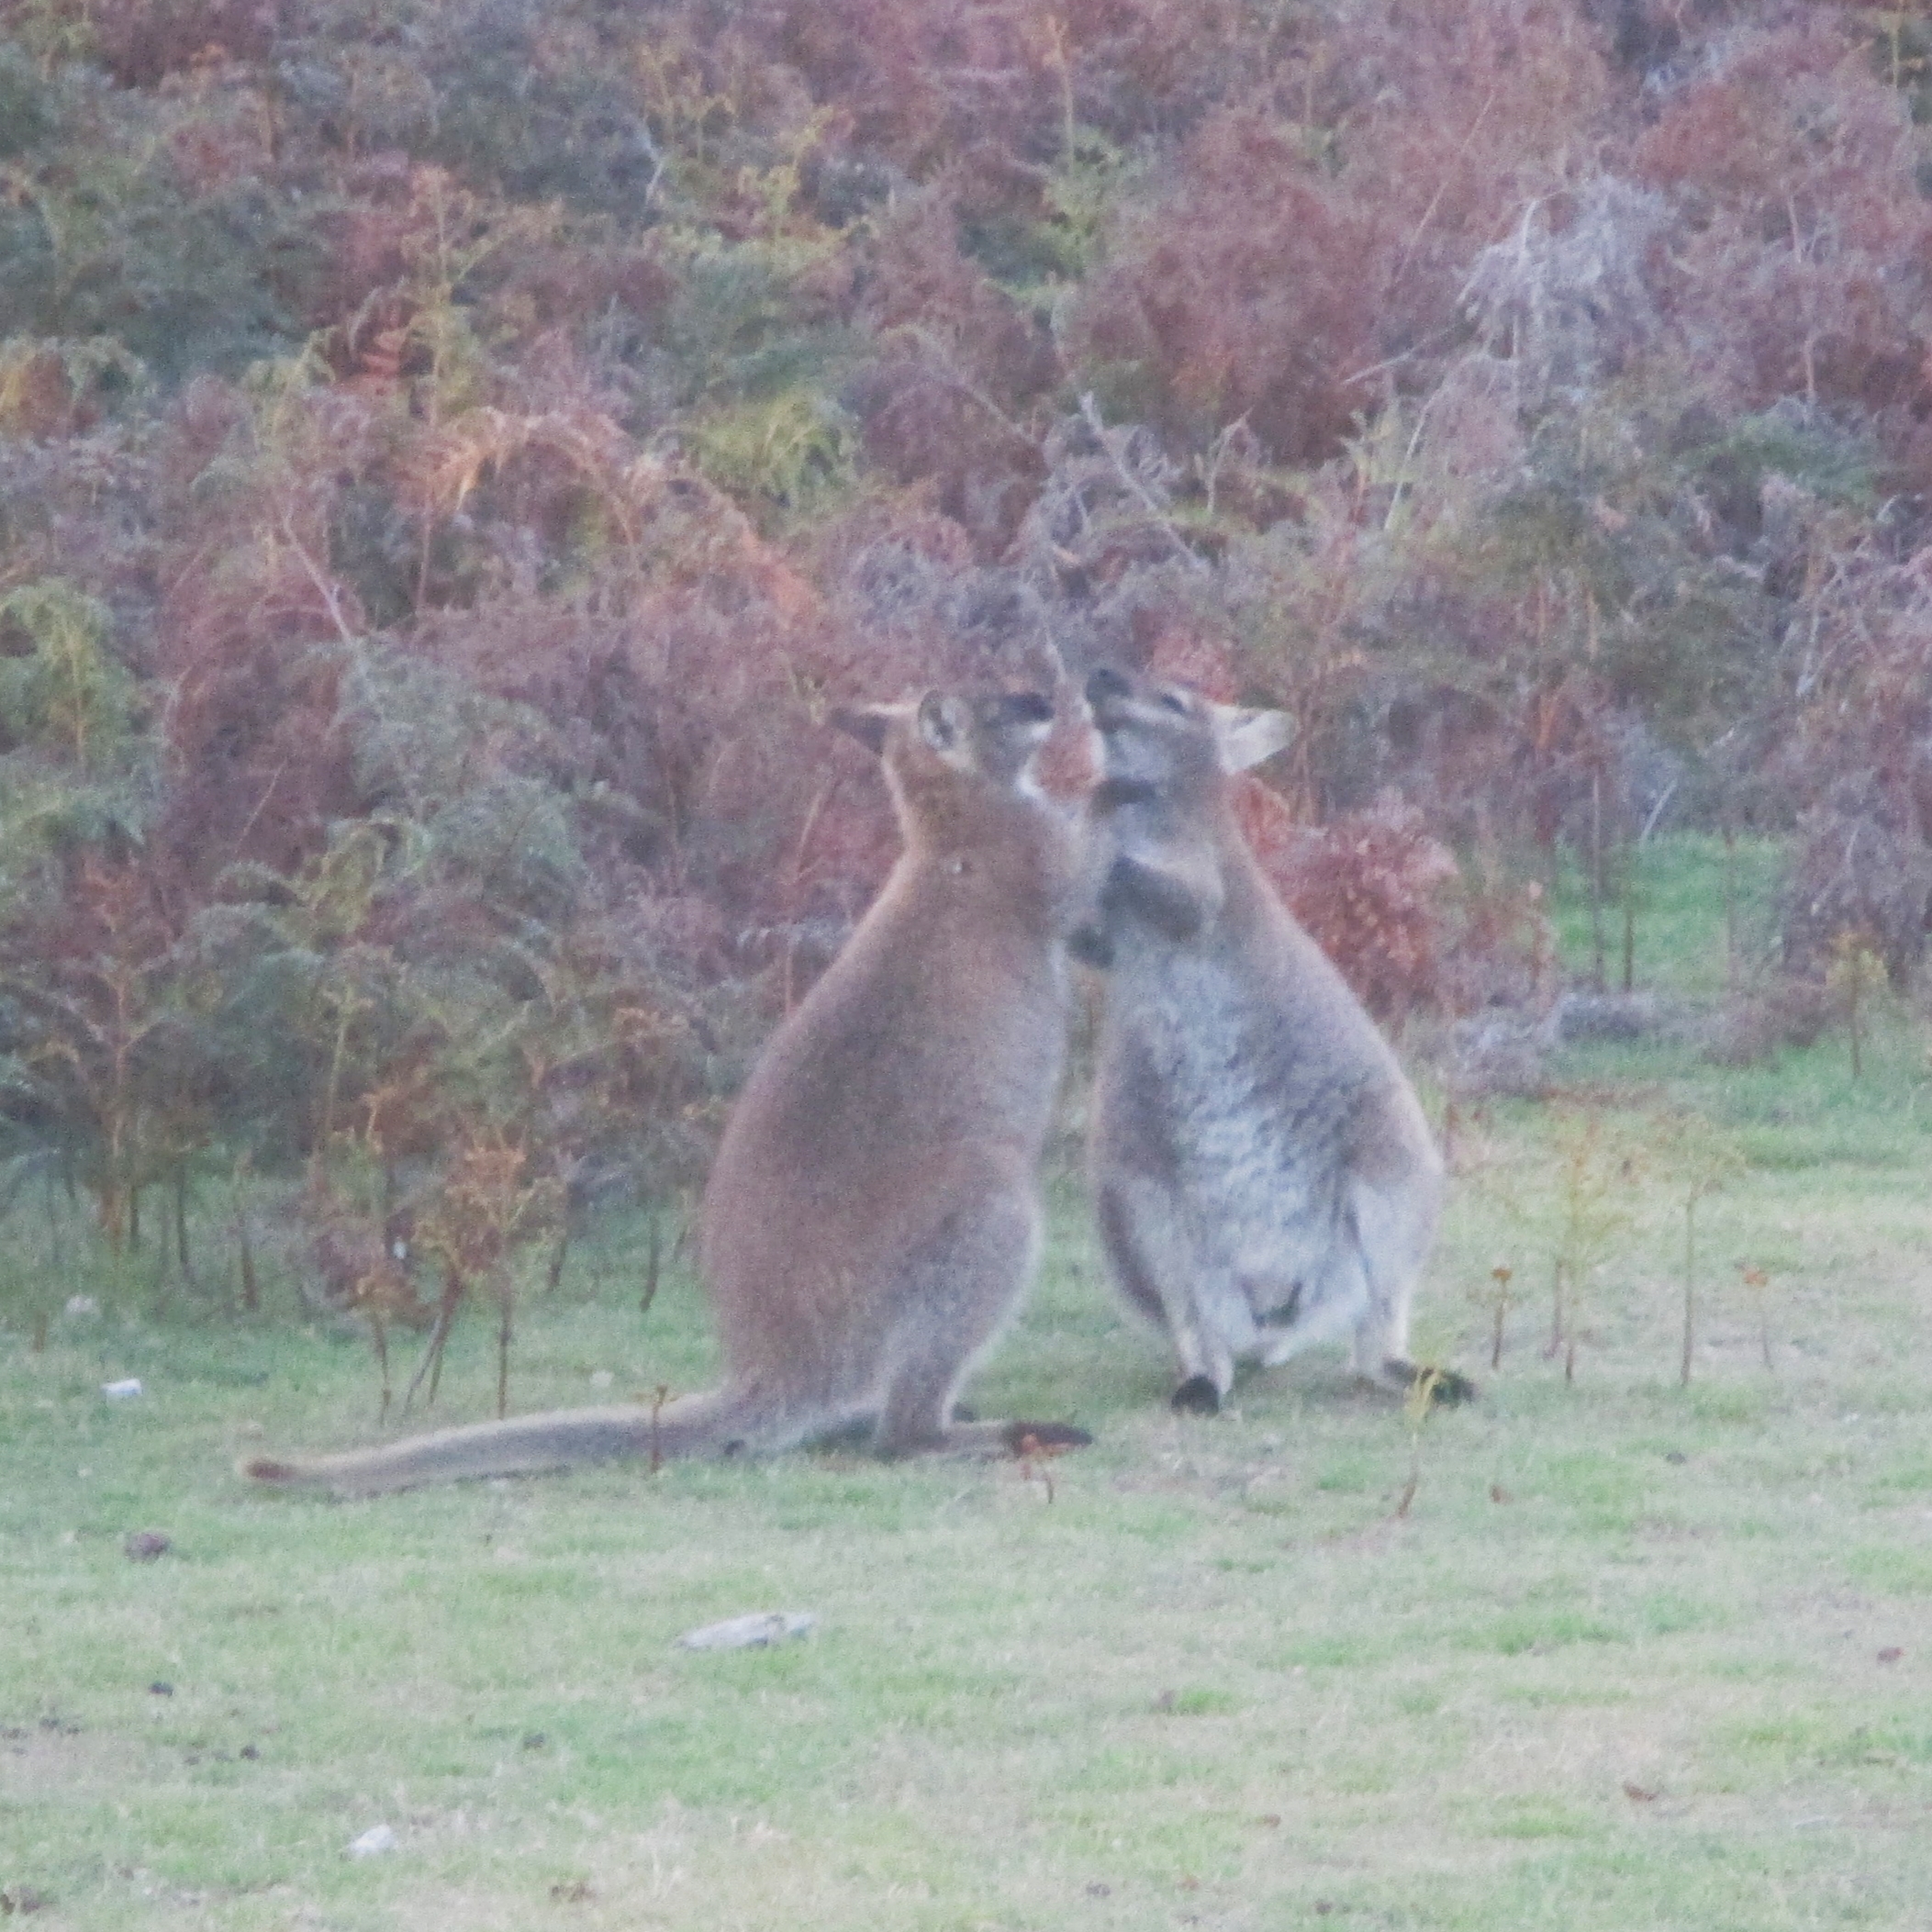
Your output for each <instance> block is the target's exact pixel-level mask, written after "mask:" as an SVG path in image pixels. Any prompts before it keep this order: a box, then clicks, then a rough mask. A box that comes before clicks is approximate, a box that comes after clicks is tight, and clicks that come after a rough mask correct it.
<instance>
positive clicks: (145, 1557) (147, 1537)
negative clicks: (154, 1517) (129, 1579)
mask: <svg viewBox="0 0 1932 1932" xmlns="http://www.w3.org/2000/svg"><path fill="white" fill-rule="evenodd" d="M172 1548H173V1542H172V1541H171V1540H170V1539H169V1538H168V1537H166V1536H163V1535H162V1533H161V1531H160V1530H158V1529H137V1530H129V1531H128V1535H127V1536H125V1537H124V1538H123V1539H122V1542H121V1554H122V1555H123V1556H124V1557H126V1558H128V1561H129V1562H130V1563H151V1562H153V1561H154V1559H155V1558H157V1557H159V1556H162V1555H165V1554H166V1552H167V1551H168V1550H170V1549H172Z"/></svg>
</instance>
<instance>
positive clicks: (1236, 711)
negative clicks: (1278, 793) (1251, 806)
mask: <svg viewBox="0 0 1932 1932" xmlns="http://www.w3.org/2000/svg"><path fill="white" fill-rule="evenodd" d="M1214 735H1215V737H1216V739H1217V740H1218V741H1219V743H1220V747H1221V768H1222V770H1223V771H1224V772H1245V770H1247V768H1248V766H1249V765H1259V764H1260V763H1261V761H1262V760H1263V759H1264V758H1272V757H1273V756H1274V755H1275V754H1276V753H1277V752H1279V750H1280V749H1281V747H1282V746H1283V745H1285V744H1286V743H1288V742H1289V740H1290V738H1292V737H1293V736H1294V735H1295V720H1293V719H1292V718H1290V716H1289V715H1288V713H1287V712H1286V711H1244V710H1242V709H1240V708H1239V707H1238V706H1235V705H1231V704H1218V705H1216V706H1215V707H1214Z"/></svg>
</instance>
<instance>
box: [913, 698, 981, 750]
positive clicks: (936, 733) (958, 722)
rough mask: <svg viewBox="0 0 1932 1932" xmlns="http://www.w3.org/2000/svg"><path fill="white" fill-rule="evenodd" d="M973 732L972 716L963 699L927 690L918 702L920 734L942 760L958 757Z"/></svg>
mask: <svg viewBox="0 0 1932 1932" xmlns="http://www.w3.org/2000/svg"><path fill="white" fill-rule="evenodd" d="M972 729H973V714H972V713H971V711H969V710H968V709H966V701H965V700H964V699H963V698H955V697H952V696H950V695H949V694H948V693H946V692H944V691H928V692H927V693H926V695H925V696H924V697H923V698H921V699H920V700H919V735H920V736H921V738H923V739H924V740H925V741H926V743H928V744H929V745H931V746H932V749H933V750H934V751H935V752H937V753H938V754H939V755H940V756H941V757H942V758H951V757H954V756H955V755H956V754H957V753H958V752H959V750H960V748H961V747H962V746H963V745H964V744H965V743H966V740H967V738H968V737H969V736H970V734H971V732H972Z"/></svg>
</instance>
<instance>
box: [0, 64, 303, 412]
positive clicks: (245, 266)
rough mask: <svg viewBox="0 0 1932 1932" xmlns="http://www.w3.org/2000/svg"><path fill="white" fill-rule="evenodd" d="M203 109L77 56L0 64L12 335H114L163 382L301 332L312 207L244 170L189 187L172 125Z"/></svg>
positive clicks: (3, 257)
mask: <svg viewBox="0 0 1932 1932" xmlns="http://www.w3.org/2000/svg"><path fill="white" fill-rule="evenodd" d="M202 111H203V109H202V108H200V107H199V106H195V104H193V103H191V102H188V101H186V100H185V99H177V98H173V97H170V96H165V95H154V94H151V93H146V92H141V91H136V90H124V89H119V88H115V87H113V86H111V85H110V84H109V83H108V81H107V79H106V76H105V75H104V74H101V73H97V72H95V71H94V70H92V69H91V68H88V67H86V66H84V65H82V64H80V63H78V62H74V63H70V64H67V65H64V66H61V67H58V68H56V69H55V70H54V71H53V72H52V73H50V74H46V75H42V74H40V73H37V72H36V70H35V69H34V68H33V67H32V66H31V64H30V63H25V62H23V61H21V60H20V58H19V56H18V55H17V53H12V52H8V53H7V54H6V58H5V59H4V61H0V129H4V132H0V153H4V152H6V151H8V150H10V151H11V158H10V159H9V160H8V164H7V190H8V192H7V193H6V195H5V196H4V197H0V316H5V317H6V318H7V320H8V325H9V331H10V332H13V331H20V332H25V333H27V334H30V335H38V336H47V337H63V338H74V337H88V336H108V337H112V338H114V339H115V340H116V341H119V342H120V343H122V344H123V345H124V346H125V347H126V348H127V349H128V351H129V352H131V353H132V354H134V355H136V356H138V357H139V358H140V361H141V362H142V363H144V364H145V365H146V366H147V367H149V368H151V370H153V371H154V373H155V374H156V375H157V376H159V377H161V378H162V380H163V381H166V382H175V381H179V380H181V379H183V378H184V377H185V376H187V375H189V374H194V373H195V372H197V371H201V370H208V369H216V370H239V369H240V367H241V366H242V365H243V364H245V363H248V362H249V361H251V360H252V359H253V358H255V357H257V356H260V355H263V354H268V353H273V352H274V351H275V350H276V349H277V348H279V347H283V346H285V345H286V344H287V343H289V342H290V341H294V340H295V339H296V337H297V336H299V334H300V333H301V326H300V321H299V318H298V315H297V313H296V305H295V304H294V303H292V302H291V300H290V299H289V297H290V295H291V293H292V292H293V290H294V289H295V288H296V285H298V284H299V283H300V281H301V280H302V278H303V276H304V274H306V273H307V264H308V259H309V257H310V256H312V255H313V253H314V248H313V244H312V241H311V239H310V237H311V229H310V225H309V224H310V220H311V211H310V210H308V209H307V208H306V207H303V206H302V205H300V204H299V203H298V202H297V201H296V200H295V199H294V198H292V197H291V196H290V195H287V194H286V193H285V190H283V189H282V188H281V187H280V186H279V185H276V184H272V183H270V182H268V181H266V180H263V179H261V178H258V177H257V176H256V175H255V174H254V173H251V172H250V171H249V170H247V169H246V168H238V169H236V170H233V171H231V172H229V173H228V174H226V175H225V176H224V177H223V178H219V179H210V180H208V181H206V182H201V183H197V182H195V181H193V180H190V179H187V178H185V177H184V175H183V173H181V172H180V171H179V170H178V169H177V167H176V165H175V163H174V162H173V158H172V151H171V148H170V145H169V141H168V139H167V137H168V135H169V134H170V132H172V131H173V130H174V129H175V128H178V127H179V126H181V125H182V124H183V122H184V120H185V119H186V118H188V117H192V116H194V115H195V114H197V113H200V112H202Z"/></svg>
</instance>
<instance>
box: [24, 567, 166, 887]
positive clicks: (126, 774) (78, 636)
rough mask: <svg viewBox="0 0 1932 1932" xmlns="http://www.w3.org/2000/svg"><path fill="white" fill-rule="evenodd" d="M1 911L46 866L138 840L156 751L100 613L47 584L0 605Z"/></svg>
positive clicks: (98, 607) (76, 594)
mask: <svg viewBox="0 0 1932 1932" xmlns="http://www.w3.org/2000/svg"><path fill="white" fill-rule="evenodd" d="M0 636H10V637H11V638H12V639H13V640H14V641H15V642H17V643H24V644H25V645H26V647H27V648H26V649H25V650H17V651H16V652H14V653H12V654H9V655H6V656H0V910H6V909H7V908H8V907H10V906H12V905H14V904H16V903H17V901H18V899H19V897H20V895H21V894H22V893H23V892H25V891H26V890H27V889H28V888H29V886H30V885H31V883H32V882H33V881H34V880H35V879H37V878H38V877H39V876H40V874H41V871H42V868H43V867H44V866H45V865H46V864H47V863H48V861H49V860H50V859H52V858H55V857H58V856H59V855H61V854H67V853H72V852H73V851H75V850H76V849H79V848H81V847H84V846H88V845H96V844H107V845H111V846H115V847H117V848H119V849H121V850H126V849H129V848H132V847H134V846H136V845H138V844H139V843H140V836H141V832H142V828H143V826H144V824H145V822H146V821H147V818H148V815H149V813H150V811H151V807H152V802H153V798H154V792H155V784H156V771H155V763H156V761H155V754H154V747H153V744H152V742H151V738H150V736H149V734H148V733H147V732H146V731H145V730H144V728H143V725H142V722H141V719H140V705H139V697H140V694H139V691H138V688H137V686H136V683H135V680H134V678H133V677H132V676H131V675H130V674H129V673H128V669H127V668H126V666H125V665H124V664H121V662H120V661H119V659H118V658H117V656H116V654H115V653H114V651H113V648H112V623H111V620H110V618H109V615H108V612H107V609H106V606H105V605H103V604H102V603H101V602H100V601H99V600H98V599H97V598H95V597H87V596H85V595H84V594H83V593H82V592H80V591H78V590H76V589H75V588H74V587H73V586H72V585H71V584H68V583H66V582H64V581H62V580H61V579H59V578H50V579H47V580H43V581H40V582H36V583H32V584H26V585H23V586H20V587H19V588H18V589H17V590H15V591H13V592H12V593H11V594H9V595H8V596H7V597H5V598H0Z"/></svg>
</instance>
